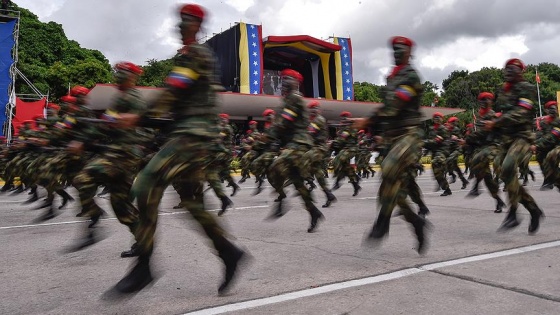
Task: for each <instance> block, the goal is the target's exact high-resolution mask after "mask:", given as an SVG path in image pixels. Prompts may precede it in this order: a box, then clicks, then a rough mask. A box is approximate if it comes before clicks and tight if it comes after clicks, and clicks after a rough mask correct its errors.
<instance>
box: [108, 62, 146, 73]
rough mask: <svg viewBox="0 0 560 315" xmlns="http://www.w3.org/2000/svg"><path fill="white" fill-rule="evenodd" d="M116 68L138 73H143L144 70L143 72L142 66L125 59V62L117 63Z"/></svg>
mask: <svg viewBox="0 0 560 315" xmlns="http://www.w3.org/2000/svg"><path fill="white" fill-rule="evenodd" d="M115 69H117V70H122V71H128V72H132V73H134V74H136V75H141V74H142V72H143V70H142V68H140V67H139V66H137V65H135V64H133V63H132V62H128V61H123V62H119V63H117V64H116V65H115Z"/></svg>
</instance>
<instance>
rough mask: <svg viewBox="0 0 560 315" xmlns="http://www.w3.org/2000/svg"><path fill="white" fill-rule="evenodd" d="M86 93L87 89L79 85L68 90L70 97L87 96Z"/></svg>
mask: <svg viewBox="0 0 560 315" xmlns="http://www.w3.org/2000/svg"><path fill="white" fill-rule="evenodd" d="M88 93H89V89H88V88H87V87H84V86H81V85H76V86H75V87H73V88H72V89H71V90H70V95H72V96H78V95H87V94H88Z"/></svg>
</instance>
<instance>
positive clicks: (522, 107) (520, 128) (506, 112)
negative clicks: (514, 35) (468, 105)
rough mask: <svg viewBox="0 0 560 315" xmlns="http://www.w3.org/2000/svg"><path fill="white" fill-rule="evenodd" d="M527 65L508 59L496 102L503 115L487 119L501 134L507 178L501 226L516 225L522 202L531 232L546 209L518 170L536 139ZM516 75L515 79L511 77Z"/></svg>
mask: <svg viewBox="0 0 560 315" xmlns="http://www.w3.org/2000/svg"><path fill="white" fill-rule="evenodd" d="M524 68H525V66H524V65H523V64H522V63H521V61H520V60H519V59H511V60H509V61H508V62H507V63H506V69H505V76H506V80H509V81H508V82H506V84H505V85H504V87H503V88H502V90H501V92H500V94H499V96H498V98H497V100H496V106H497V108H498V109H499V110H501V112H502V115H501V116H500V118H498V119H497V120H495V121H494V122H493V123H487V124H488V126H489V128H493V130H495V131H496V132H498V133H499V134H500V135H501V137H502V139H501V140H502V147H503V152H504V153H503V154H502V155H503V158H502V159H501V162H502V169H501V174H500V178H501V179H502V180H503V181H504V183H505V186H506V189H507V192H508V197H509V203H510V210H509V212H508V215H507V217H506V219H505V220H504V222H503V223H502V226H501V227H500V229H511V228H513V227H515V226H517V225H519V222H518V221H517V216H516V211H517V208H518V205H519V203H521V204H522V205H523V206H524V207H525V208H526V209H527V210H528V211H529V213H530V214H531V223H530V225H529V233H535V232H536V231H537V230H538V228H539V223H540V218H541V217H542V215H543V213H542V211H541V209H539V207H538V206H537V204H536V203H535V200H534V199H533V197H531V195H529V193H528V192H527V191H526V190H525V188H523V186H521V185H519V181H518V180H517V170H518V167H519V165H521V163H522V161H523V159H525V156H526V154H527V151H529V148H530V145H531V143H532V142H533V141H534V139H533V132H532V121H533V117H534V108H533V104H534V103H535V88H534V86H533V85H531V84H530V83H528V82H526V81H524V80H523V79H522V76H521V72H522V69H524ZM511 77H515V79H511Z"/></svg>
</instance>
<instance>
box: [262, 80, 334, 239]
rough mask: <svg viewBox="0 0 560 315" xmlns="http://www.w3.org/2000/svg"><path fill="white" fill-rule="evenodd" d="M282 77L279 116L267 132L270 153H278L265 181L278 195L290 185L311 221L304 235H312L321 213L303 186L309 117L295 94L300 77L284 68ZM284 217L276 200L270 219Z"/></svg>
mask: <svg viewBox="0 0 560 315" xmlns="http://www.w3.org/2000/svg"><path fill="white" fill-rule="evenodd" d="M281 76H282V105H283V106H282V109H281V112H280V116H279V117H278V119H277V120H276V121H275V123H274V124H273V125H272V127H271V130H270V133H269V135H270V150H271V151H276V152H279V151H280V148H284V149H283V150H282V153H280V156H278V158H276V160H274V162H273V163H272V165H271V166H270V169H271V170H270V176H269V181H270V183H271V184H272V186H273V187H274V189H275V190H276V192H277V193H278V194H279V195H281V194H282V193H283V188H284V183H285V182H286V181H288V180H291V182H292V183H293V184H294V186H295V188H296V190H297V191H298V193H299V195H300V196H301V198H302V199H303V202H304V204H305V209H306V210H307V211H308V212H309V215H310V217H311V220H310V221H311V222H310V225H309V228H308V229H307V232H309V233H311V232H314V231H315V230H316V228H317V224H318V223H319V220H321V219H323V218H324V217H323V213H321V211H319V209H317V207H316V206H315V204H314V203H313V199H312V198H311V193H310V192H309V190H308V189H307V188H306V187H305V184H304V178H303V174H305V173H304V171H303V165H304V163H303V162H304V161H303V156H304V154H305V153H306V152H307V151H308V150H309V149H311V146H312V141H311V137H310V136H309V132H308V131H307V128H308V127H309V117H308V114H307V111H306V109H305V105H304V103H303V99H302V97H301V94H300V93H299V85H300V84H301V83H303V77H302V76H301V74H300V73H299V72H297V71H295V70H292V69H285V70H283V71H282V72H281ZM284 214H285V211H284V209H283V199H280V200H278V203H277V204H276V209H275V211H274V213H273V214H272V215H271V218H279V217H281V216H283V215H284Z"/></svg>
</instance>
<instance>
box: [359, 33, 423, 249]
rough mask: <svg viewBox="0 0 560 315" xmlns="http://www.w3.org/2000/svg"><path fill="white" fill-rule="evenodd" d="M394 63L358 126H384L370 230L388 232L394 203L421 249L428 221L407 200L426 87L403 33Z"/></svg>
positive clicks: (373, 236)
mask: <svg viewBox="0 0 560 315" xmlns="http://www.w3.org/2000/svg"><path fill="white" fill-rule="evenodd" d="M391 45H392V47H393V51H394V58H395V67H394V68H393V71H392V72H391V74H390V75H389V76H388V77H387V86H386V87H385V91H384V92H385V93H384V99H383V104H384V105H383V106H382V107H381V108H380V109H379V111H377V112H376V113H374V114H373V115H372V116H371V117H370V118H369V119H367V120H362V121H359V122H357V123H356V124H355V126H356V127H358V128H359V129H362V128H363V127H370V126H376V128H377V129H381V130H382V135H383V136H382V139H381V140H382V141H383V143H385V144H386V145H387V154H386V155H385V158H384V159H383V162H382V163H381V180H382V181H381V186H380V187H379V204H380V205H381V209H380V210H379V214H378V216H377V220H376V222H375V224H374V225H373V228H372V230H371V232H370V233H369V239H370V240H372V241H379V240H381V239H382V238H383V237H385V236H386V235H387V233H388V232H389V223H390V220H391V214H392V212H393V209H394V208H395V206H397V205H398V206H399V207H400V208H401V214H402V215H403V216H404V218H405V220H406V221H408V222H409V223H410V224H411V225H412V227H413V228H414V232H415V234H416V238H417V240H418V248H417V250H418V253H420V254H422V253H424V252H425V250H426V239H425V231H424V230H425V226H426V221H425V220H424V218H422V217H421V216H418V215H417V214H416V213H414V211H412V208H411V207H410V205H409V204H408V202H407V201H406V197H407V192H406V189H407V187H408V182H407V181H408V180H410V177H408V176H405V174H406V173H407V171H408V170H410V169H412V168H414V165H415V163H416V162H417V161H418V155H419V154H420V148H421V146H422V140H421V130H420V128H419V125H420V117H421V113H420V101H421V99H422V92H423V87H422V83H421V81H420V77H419V76H418V73H417V72H416V70H414V68H412V66H411V65H410V63H409V60H410V56H411V50H412V46H413V42H412V41H411V40H410V39H408V38H406V37H402V36H397V37H393V38H392V40H391Z"/></svg>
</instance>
